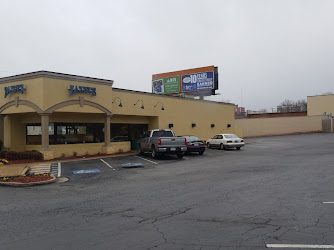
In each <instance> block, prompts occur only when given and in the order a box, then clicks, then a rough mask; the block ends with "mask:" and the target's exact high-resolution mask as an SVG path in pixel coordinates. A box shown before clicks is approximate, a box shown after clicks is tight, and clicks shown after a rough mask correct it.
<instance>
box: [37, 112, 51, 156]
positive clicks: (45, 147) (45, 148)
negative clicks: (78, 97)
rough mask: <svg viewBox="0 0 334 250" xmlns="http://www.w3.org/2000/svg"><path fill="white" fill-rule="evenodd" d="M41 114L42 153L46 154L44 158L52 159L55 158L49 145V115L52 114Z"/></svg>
mask: <svg viewBox="0 0 334 250" xmlns="http://www.w3.org/2000/svg"><path fill="white" fill-rule="evenodd" d="M39 115H40V116H41V127H42V147H41V153H42V154H43V156H44V160H51V159H53V158H54V156H53V152H52V151H51V149H50V147H49V117H50V115H51V114H46V113H42V114H39Z"/></svg>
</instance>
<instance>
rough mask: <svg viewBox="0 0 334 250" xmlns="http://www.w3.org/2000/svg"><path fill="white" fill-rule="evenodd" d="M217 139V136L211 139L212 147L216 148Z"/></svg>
mask: <svg viewBox="0 0 334 250" xmlns="http://www.w3.org/2000/svg"><path fill="white" fill-rule="evenodd" d="M217 138H218V135H215V136H214V137H212V143H211V144H212V145H214V146H216V145H217Z"/></svg>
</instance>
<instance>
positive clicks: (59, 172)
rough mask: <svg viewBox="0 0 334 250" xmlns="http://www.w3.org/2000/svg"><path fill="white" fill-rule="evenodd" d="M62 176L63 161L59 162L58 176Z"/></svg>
mask: <svg viewBox="0 0 334 250" xmlns="http://www.w3.org/2000/svg"><path fill="white" fill-rule="evenodd" d="M60 176H61V163H60V162H58V176H57V177H60Z"/></svg>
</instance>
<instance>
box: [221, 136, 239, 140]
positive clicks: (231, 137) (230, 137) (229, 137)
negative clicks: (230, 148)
mask: <svg viewBox="0 0 334 250" xmlns="http://www.w3.org/2000/svg"><path fill="white" fill-rule="evenodd" d="M224 136H225V138H228V139H233V138H239V137H238V136H236V135H224Z"/></svg>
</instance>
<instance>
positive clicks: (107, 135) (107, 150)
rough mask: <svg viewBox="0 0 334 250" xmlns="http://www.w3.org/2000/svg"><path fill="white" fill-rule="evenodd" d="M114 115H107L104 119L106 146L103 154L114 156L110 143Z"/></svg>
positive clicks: (102, 150)
mask: <svg viewBox="0 0 334 250" xmlns="http://www.w3.org/2000/svg"><path fill="white" fill-rule="evenodd" d="M111 116H112V114H106V116H105V118H104V145H103V146H102V149H101V153H104V154H112V153H115V152H114V149H113V147H112V146H111V143H110V118H111Z"/></svg>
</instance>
